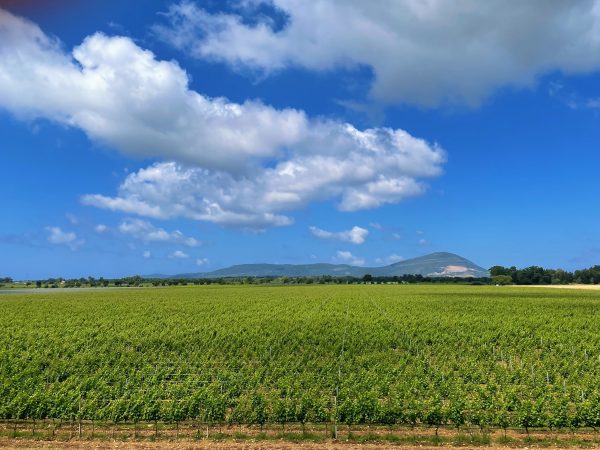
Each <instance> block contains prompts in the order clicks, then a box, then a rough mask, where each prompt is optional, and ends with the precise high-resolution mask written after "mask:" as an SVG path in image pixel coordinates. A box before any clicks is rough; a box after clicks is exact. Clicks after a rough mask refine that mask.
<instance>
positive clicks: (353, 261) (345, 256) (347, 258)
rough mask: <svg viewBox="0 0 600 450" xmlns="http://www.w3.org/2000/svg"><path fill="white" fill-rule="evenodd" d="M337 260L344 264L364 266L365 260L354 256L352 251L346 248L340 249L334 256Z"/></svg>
mask: <svg viewBox="0 0 600 450" xmlns="http://www.w3.org/2000/svg"><path fill="white" fill-rule="evenodd" d="M334 261H335V262H338V263H342V264H350V265H352V266H364V265H365V260H364V259H362V258H359V257H356V256H354V255H353V254H352V253H351V252H349V251H345V250H338V251H337V252H336V254H335V258H334Z"/></svg>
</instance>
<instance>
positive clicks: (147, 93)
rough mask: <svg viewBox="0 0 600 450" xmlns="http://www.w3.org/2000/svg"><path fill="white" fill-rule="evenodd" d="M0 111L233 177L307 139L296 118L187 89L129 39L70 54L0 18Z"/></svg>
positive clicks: (170, 64)
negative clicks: (39, 119)
mask: <svg viewBox="0 0 600 450" xmlns="http://www.w3.org/2000/svg"><path fill="white" fill-rule="evenodd" d="M0 34H1V35H2V40H0V80H1V81H2V82H1V83H0V105H1V106H3V107H4V108H6V109H8V110H9V111H11V112H14V113H15V114H17V115H19V116H24V117H43V118H47V119H50V120H54V121H56V122H59V123H63V124H66V125H69V126H73V127H77V128H80V129H82V130H83V131H84V132H85V133H86V134H87V135H88V136H89V137H90V138H92V139H96V140H98V141H101V142H103V143H105V144H107V145H109V146H111V147H114V148H117V149H119V150H120V151H122V152H123V153H126V154H128V155H134V156H141V157H161V158H169V159H176V160H178V161H184V162H186V163H189V164H196V165H200V166H202V167H207V168H218V169H225V170H232V171H239V170H241V169H242V168H243V167H244V166H245V165H247V164H249V163H250V162H251V160H252V159H254V158H271V157H275V156H277V155H278V153H279V152H280V151H281V150H283V149H284V148H286V147H287V146H290V145H296V144H297V143H298V141H300V140H303V139H304V137H303V136H304V134H306V132H307V124H308V121H307V119H306V116H305V114H304V113H303V112H301V111H296V110H293V109H283V110H277V109H275V108H272V107H269V106H266V105H264V104H262V103H260V102H254V101H248V102H245V103H243V104H237V103H231V102H229V101H228V100H226V99H224V98H208V97H206V96H203V95H201V94H199V93H197V92H195V91H192V90H190V89H189V88H188V76H187V74H186V72H185V71H184V70H183V69H182V68H181V67H179V65H178V64H177V63H176V62H174V61H159V60H157V59H156V58H155V57H154V54H152V52H150V51H148V50H144V49H142V48H140V47H138V46H137V45H136V44H135V43H134V42H133V41H132V40H131V39H129V38H127V37H109V36H106V35H104V34H101V33H96V34H94V35H91V36H88V37H87V38H86V39H85V40H84V41H83V43H82V44H81V45H79V46H77V47H75V48H74V49H73V51H72V53H71V54H67V53H65V52H64V51H63V50H62V48H61V46H60V43H59V42H57V41H56V40H54V39H52V38H50V37H49V36H47V35H45V34H44V33H43V32H42V31H41V30H40V29H39V28H38V27H37V26H36V25H35V24H33V23H31V22H29V21H27V20H25V19H22V18H19V17H16V16H13V15H11V14H10V13H8V12H6V11H3V10H0Z"/></svg>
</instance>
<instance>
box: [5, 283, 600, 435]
mask: <svg viewBox="0 0 600 450" xmlns="http://www.w3.org/2000/svg"><path fill="white" fill-rule="evenodd" d="M0 330H1V331H0V420H1V421H3V422H4V423H5V424H8V423H11V422H10V421H11V420H12V421H13V422H14V420H15V419H19V420H30V421H31V420H33V419H36V420H41V419H56V420H62V421H71V422H72V421H84V422H85V423H86V424H87V425H86V426H89V423H90V421H98V422H99V423H100V422H110V423H129V424H134V423H138V422H141V423H143V422H146V423H149V424H152V423H154V424H155V425H156V426H157V427H158V422H161V423H177V424H179V423H180V422H181V424H182V427H185V426H187V427H188V428H189V427H191V425H190V424H191V423H194V421H197V423H203V424H209V426H210V427H212V428H211V429H215V428H216V427H217V426H219V427H221V426H224V427H225V426H234V425H238V424H241V425H245V426H247V425H252V426H254V427H255V429H258V427H260V429H261V430H262V427H263V426H265V427H267V426H277V427H281V428H282V429H284V430H285V427H286V426H288V427H290V428H294V427H296V429H300V427H301V428H302V429H303V430H304V428H305V427H315V426H317V427H321V428H318V429H319V430H322V429H324V430H325V432H326V433H327V432H328V430H329V432H330V431H331V430H333V426H335V427H336V428H337V427H338V426H339V427H346V426H347V425H349V426H356V427H358V429H365V427H370V426H371V425H372V426H374V427H376V426H380V427H381V426H397V427H405V428H407V429H409V428H411V427H417V428H419V427H429V429H432V430H433V429H435V430H436V433H437V429H438V428H440V427H441V428H442V429H443V428H444V427H446V428H448V429H449V428H454V429H460V428H466V427H476V428H482V429H483V428H494V429H498V430H503V429H509V430H510V429H513V430H514V429H518V430H521V431H523V432H527V433H529V431H530V430H532V429H539V428H543V429H548V430H561V429H562V430H567V431H568V430H576V429H580V430H588V431H589V430H592V429H595V428H597V427H599V426H600V331H599V330H600V293H599V292H595V291H584V290H568V289H564V290H563V289H556V290H554V289H552V290H551V289H540V288H535V289H532V288H501V287H495V286H457V285H438V286H427V285H351V286H343V285H342V286H270V287H256V286H200V287H176V288H161V289H152V288H149V289H132V290H127V289H118V290H101V291H97V292H93V291H79V292H69V291H62V292H60V293H52V294H44V293H36V294H25V295H20V294H11V295H9V296H3V297H0ZM47 422H48V420H46V422H45V423H47ZM14 423H16V422H14ZM98 426H99V427H100V425H98ZM361 427H362V428H361ZM3 429H6V432H7V433H8V432H9V430H10V426H9V425H6V426H5V427H4V428H3ZM145 429H147V430H150V431H148V432H149V433H151V432H152V430H153V428H148V427H147V426H146V428H145ZM203 429H204V428H202V430H203ZM137 432H138V431H137V425H136V429H135V433H137ZM319 432H321V431H319ZM589 432H591V431H589Z"/></svg>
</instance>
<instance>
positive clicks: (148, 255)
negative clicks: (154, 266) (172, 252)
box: [142, 250, 152, 259]
mask: <svg viewBox="0 0 600 450" xmlns="http://www.w3.org/2000/svg"><path fill="white" fill-rule="evenodd" d="M142 256H143V257H144V258H146V259H149V258H152V252H150V250H146V251H145V252H144V253H142Z"/></svg>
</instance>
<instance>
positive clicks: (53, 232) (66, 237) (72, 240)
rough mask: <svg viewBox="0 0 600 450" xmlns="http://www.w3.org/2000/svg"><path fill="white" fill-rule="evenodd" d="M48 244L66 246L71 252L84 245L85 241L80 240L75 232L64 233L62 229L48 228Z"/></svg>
mask: <svg viewBox="0 0 600 450" xmlns="http://www.w3.org/2000/svg"><path fill="white" fill-rule="evenodd" d="M46 231H47V232H48V242H50V243H51V244H55V245H66V246H68V247H69V248H70V249H71V250H76V249H77V248H78V247H80V246H81V245H83V243H84V240H83V239H78V238H77V235H76V234H75V233H74V232H73V231H63V230H62V229H61V228H60V227H46Z"/></svg>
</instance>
